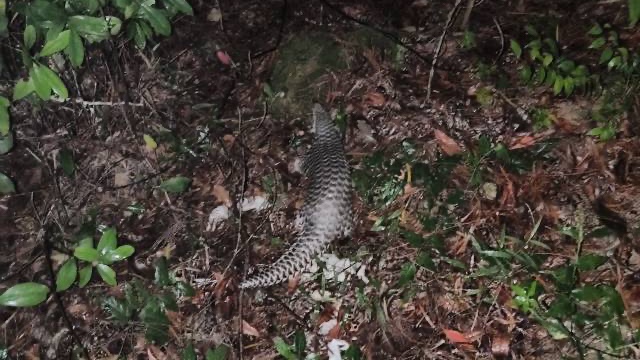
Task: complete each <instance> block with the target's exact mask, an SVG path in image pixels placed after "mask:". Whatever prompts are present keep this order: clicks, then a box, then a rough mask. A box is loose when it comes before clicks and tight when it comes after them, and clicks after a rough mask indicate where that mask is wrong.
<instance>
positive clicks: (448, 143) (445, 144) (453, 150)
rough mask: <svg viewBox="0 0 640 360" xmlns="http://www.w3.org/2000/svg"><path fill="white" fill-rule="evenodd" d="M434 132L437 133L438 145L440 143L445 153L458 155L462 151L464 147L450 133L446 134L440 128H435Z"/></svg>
mask: <svg viewBox="0 0 640 360" xmlns="http://www.w3.org/2000/svg"><path fill="white" fill-rule="evenodd" d="M433 134H434V135H435V137H436V140H437V141H438V145H440V148H441V149H442V151H443V152H444V153H445V154H447V155H449V156H451V155H456V154H459V153H461V152H462V148H461V147H460V145H458V143H456V142H455V140H453V139H452V138H450V137H449V135H447V134H445V133H444V132H442V131H440V130H438V129H436V130H434V131H433Z"/></svg>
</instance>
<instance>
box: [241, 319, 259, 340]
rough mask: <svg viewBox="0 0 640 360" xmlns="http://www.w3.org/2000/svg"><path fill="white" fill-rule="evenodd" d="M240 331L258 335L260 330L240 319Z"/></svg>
mask: <svg viewBox="0 0 640 360" xmlns="http://www.w3.org/2000/svg"><path fill="white" fill-rule="evenodd" d="M242 333H243V334H245V335H249V336H255V337H260V332H259V331H258V330H257V329H256V328H254V327H253V326H251V325H249V323H248V322H246V321H245V320H242Z"/></svg>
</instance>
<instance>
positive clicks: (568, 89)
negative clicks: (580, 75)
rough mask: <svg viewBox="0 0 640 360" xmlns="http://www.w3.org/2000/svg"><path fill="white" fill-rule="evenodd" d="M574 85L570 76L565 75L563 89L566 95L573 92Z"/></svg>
mask: <svg viewBox="0 0 640 360" xmlns="http://www.w3.org/2000/svg"><path fill="white" fill-rule="evenodd" d="M575 86H576V84H575V82H574V81H573V78H572V77H571V76H567V77H566V78H564V85H563V89H564V94H565V95H566V96H570V95H571V94H572V93H573V90H574V89H575Z"/></svg>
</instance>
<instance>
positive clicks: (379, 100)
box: [364, 92, 387, 107]
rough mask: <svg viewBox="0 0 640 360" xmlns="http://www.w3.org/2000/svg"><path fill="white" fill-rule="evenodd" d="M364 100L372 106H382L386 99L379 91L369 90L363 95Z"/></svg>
mask: <svg viewBox="0 0 640 360" xmlns="http://www.w3.org/2000/svg"><path fill="white" fill-rule="evenodd" d="M364 102H365V104H367V105H371V106H373V107H382V106H383V105H384V104H385V103H386V102H387V100H386V99H385V98H384V95H383V94H381V93H379V92H370V93H368V94H366V95H365V96H364Z"/></svg>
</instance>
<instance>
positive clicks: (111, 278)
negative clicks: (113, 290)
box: [96, 264, 118, 286]
mask: <svg viewBox="0 0 640 360" xmlns="http://www.w3.org/2000/svg"><path fill="white" fill-rule="evenodd" d="M96 270H98V274H100V277H101V278H102V280H104V282H106V283H107V284H108V285H111V286H116V285H118V283H117V282H116V272H115V271H113V269H112V268H111V267H110V266H108V265H105V264H98V265H96Z"/></svg>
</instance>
